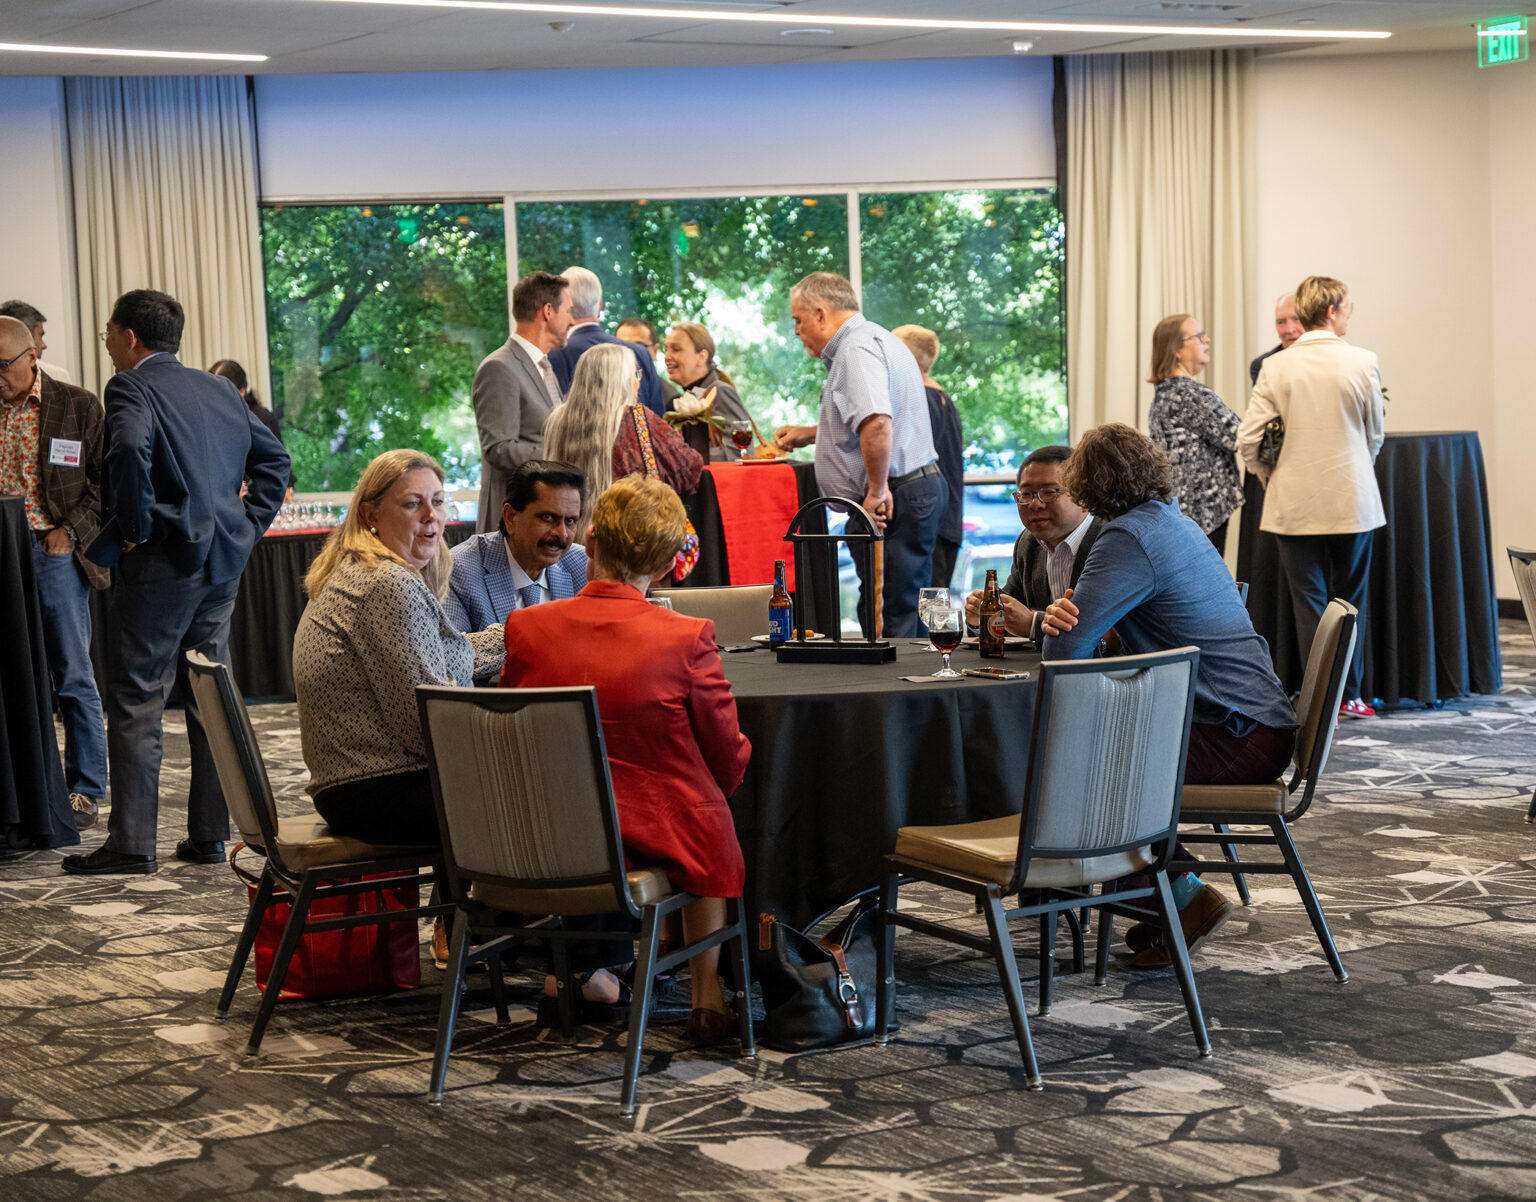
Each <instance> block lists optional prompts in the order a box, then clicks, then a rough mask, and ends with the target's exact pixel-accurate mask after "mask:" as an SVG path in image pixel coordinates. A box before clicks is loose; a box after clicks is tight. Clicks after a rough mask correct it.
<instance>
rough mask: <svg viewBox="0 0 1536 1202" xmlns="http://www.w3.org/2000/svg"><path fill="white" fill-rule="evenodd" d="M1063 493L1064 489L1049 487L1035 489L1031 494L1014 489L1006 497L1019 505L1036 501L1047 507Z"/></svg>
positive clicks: (1020, 489)
mask: <svg viewBox="0 0 1536 1202" xmlns="http://www.w3.org/2000/svg"><path fill="white" fill-rule="evenodd" d="M1065 491H1066V489H1063V488H1057V487H1056V486H1055V485H1051V486H1050V487H1049V488H1037V489H1035V490H1034V491H1033V492H1026V491H1025V490H1024V489H1022V488H1016V489H1014V490H1013V492H1011V493H1009V494H1008V495H1009V496H1011V497H1012V498H1013V499H1014V500H1015V501H1016V502H1018V504H1020V505H1025V504H1028V503H1029V502H1030V501H1038V502H1040V504H1042V505H1049V504H1050V503H1051V502H1052V501H1054V500H1055V499H1056V498H1057V497H1059V496H1061V494H1062V493H1063V492H1065Z"/></svg>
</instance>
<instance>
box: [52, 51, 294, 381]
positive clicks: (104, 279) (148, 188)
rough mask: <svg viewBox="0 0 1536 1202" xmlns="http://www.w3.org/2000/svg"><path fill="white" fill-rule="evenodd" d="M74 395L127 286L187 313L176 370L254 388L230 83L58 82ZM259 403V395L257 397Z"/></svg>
mask: <svg viewBox="0 0 1536 1202" xmlns="http://www.w3.org/2000/svg"><path fill="white" fill-rule="evenodd" d="M64 112H65V120H66V122H67V125H68V130H69V160H70V169H71V174H72V189H73V199H74V210H75V248H76V272H77V277H78V278H77V286H78V289H77V290H78V295H79V304H80V314H79V316H80V330H81V337H82V338H83V339H84V343H85V345H84V348H83V354H82V359H83V367H84V379H83V380H82V383H83V384H84V386H85V387H87V388H89V389H91V390H93V391H95V392H97V393H98V394H99V393H100V391H101V388H102V386H103V385H104V384H105V383H106V381H107V380H108V379H109V378H110V377H111V374H112V365H111V362H110V361H109V360H108V358H107V354H106V351H105V350H104V349H103V347H102V346H101V343H100V340H99V339H97V338H96V337H95V334H96V333H97V332H98V331H100V330H101V329H102V328H103V327H104V326H105V324H106V320H107V317H108V316H109V315H110V314H111V311H112V302H113V301H114V300H116V299H117V297H118V296H120V295H121V294H122V293H124V292H126V291H128V290H130V289H133V288H155V289H158V290H160V291H162V292H168V293H170V294H171V295H172V296H174V297H175V298H176V299H177V300H179V301H180V302H181V303H182V305H183V306H185V308H186V311H187V328H186V333H185V334H184V335H183V337H182V344H181V356H180V357H181V360H182V362H183V363H185V364H186V365H187V366H189V367H200V368H206V367H207V366H208V365H209V364H211V363H213V362H214V360H216V359H235V360H238V361H239V362H240V363H241V364H242V365H243V366H244V367H245V369H246V372H247V373H248V374H249V376H250V378H251V381H252V384H253V386H255V387H256V388H257V390H258V391H259V392H262V391H263V385H264V382H265V381H266V379H267V371H268V367H267V339H266V320H265V312H264V306H263V303H262V273H261V252H260V242H259V231H258V228H257V211H256V144H255V125H254V120H253V115H252V112H251V105H250V99H249V94H248V89H247V86H246V79H245V77H244V76H166V77H149V76H145V77H129V78H94V77H88V76H80V77H73V78H69V79H66V80H65V81H64ZM263 395H264V397H265V396H266V394H265V393H264V392H263Z"/></svg>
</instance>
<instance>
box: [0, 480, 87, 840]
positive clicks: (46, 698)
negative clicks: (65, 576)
mask: <svg viewBox="0 0 1536 1202" xmlns="http://www.w3.org/2000/svg"><path fill="white" fill-rule="evenodd" d="M31 543H32V532H31V530H30V529H29V528H28V526H27V510H26V505H25V504H24V503H23V501H22V500H21V498H20V497H0V631H3V632H4V639H5V650H4V652H3V660H0V662H3V667H0V726H3V728H4V730H5V742H4V744H3V745H0V752H3V757H0V836H4V840H3V842H0V847H4V846H7V845H8V846H9V847H13V848H14V847H26V846H33V847H67V846H73V845H74V844H76V843H79V842H80V835H79V833H78V832H77V831H76V830H75V822H74V816H73V814H72V813H71V812H70V808H69V794H68V792H67V791H66V788H65V782H64V767H63V764H62V763H61V762H60V760H59V742H58V737H57V736H56V735H55V733H54V728H53V690H52V687H51V686H50V685H49V683H48V660H47V656H46V653H45V651H44V648H43V619H42V610H41V608H40V607H39V605H38V601H37V584H36V581H35V580H34V578H33V575H32V547H31Z"/></svg>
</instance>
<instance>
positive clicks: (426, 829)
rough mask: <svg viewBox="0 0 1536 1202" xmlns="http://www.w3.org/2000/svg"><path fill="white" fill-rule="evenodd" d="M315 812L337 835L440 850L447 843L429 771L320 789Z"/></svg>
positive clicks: (395, 774)
mask: <svg viewBox="0 0 1536 1202" xmlns="http://www.w3.org/2000/svg"><path fill="white" fill-rule="evenodd" d="M315 809H316V810H317V811H318V812H319V814H320V817H322V818H324V819H325V823H326V825H327V826H329V827H330V828H331V833H332V834H336V835H348V836H350V837H351V838H353V839H363V840H366V841H367V842H369V843H395V844H401V845H404V846H427V847H435V846H437V845H438V844H439V843H441V842H442V837H441V835H440V834H439V833H438V829H437V804H436V803H435V802H434V801H433V800H432V778H431V776H430V775H429V774H428V772H427V770H426V769H425V768H419V769H417V770H416V771H414V772H396V773H393V774H391V775H389V776H370V777H367V778H366V779H364V780H352V781H347V782H345V783H344V784H340V785H332V786H331V787H330V788H329V789H321V790H320V792H318V793H316V794H315Z"/></svg>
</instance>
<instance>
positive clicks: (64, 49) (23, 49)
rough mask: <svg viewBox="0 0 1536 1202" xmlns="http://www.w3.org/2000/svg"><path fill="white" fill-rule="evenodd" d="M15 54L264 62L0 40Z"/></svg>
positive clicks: (252, 57)
mask: <svg viewBox="0 0 1536 1202" xmlns="http://www.w3.org/2000/svg"><path fill="white" fill-rule="evenodd" d="M7 51H9V52H12V53H15V54H89V55H92V56H100V57H102V58H179V59H196V60H197V61H199V62H214V63H264V62H266V61H267V56H266V55H265V54H223V53H221V52H219V51H215V50H123V49H118V48H115V47H106V46H35V45H32V44H30V43H26V42H0V52H7Z"/></svg>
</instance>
